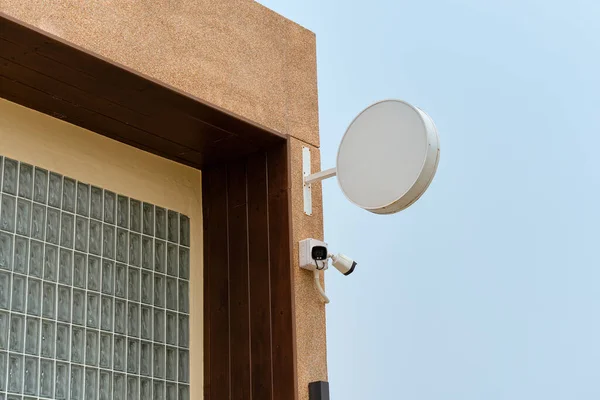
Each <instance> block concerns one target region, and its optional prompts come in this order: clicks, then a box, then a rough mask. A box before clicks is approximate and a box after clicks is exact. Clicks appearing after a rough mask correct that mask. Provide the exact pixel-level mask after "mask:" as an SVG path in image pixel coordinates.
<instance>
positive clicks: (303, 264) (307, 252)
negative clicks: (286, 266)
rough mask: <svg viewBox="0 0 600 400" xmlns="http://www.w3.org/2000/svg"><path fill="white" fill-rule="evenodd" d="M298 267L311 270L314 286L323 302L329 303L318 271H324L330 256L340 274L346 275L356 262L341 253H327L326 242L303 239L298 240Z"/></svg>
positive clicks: (350, 271)
mask: <svg viewBox="0 0 600 400" xmlns="http://www.w3.org/2000/svg"><path fill="white" fill-rule="evenodd" d="M299 256H300V260H299V261H300V268H304V269H306V270H309V271H313V274H314V279H315V286H316V287H317V290H318V291H319V294H320V295H321V297H322V298H323V301H324V302H325V303H329V298H328V297H327V295H326V294H325V291H324V290H323V288H322V287H321V278H320V274H319V271H325V270H326V269H327V267H328V261H329V259H330V258H331V261H332V264H333V266H334V267H335V268H336V269H337V270H338V271H340V272H341V273H342V274H344V275H346V276H348V275H350V274H351V273H352V272H354V269H355V268H356V262H355V261H354V260H353V259H351V258H350V257H348V256H345V255H343V254H338V255H333V254H329V252H328V248H327V243H325V242H322V241H320V240H317V239H304V240H301V241H300V246H299Z"/></svg>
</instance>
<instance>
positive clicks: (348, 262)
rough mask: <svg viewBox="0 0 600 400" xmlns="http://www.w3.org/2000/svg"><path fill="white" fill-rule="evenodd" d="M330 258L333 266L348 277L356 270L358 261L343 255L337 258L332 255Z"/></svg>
mask: <svg viewBox="0 0 600 400" xmlns="http://www.w3.org/2000/svg"><path fill="white" fill-rule="evenodd" d="M330 258H331V263H332V264H333V266H334V267H335V268H336V269H337V270H338V271H340V272H341V273H342V274H344V275H346V276H348V275H350V274H351V273H353V272H354V268H356V261H354V260H353V259H351V258H350V257H348V256H345V255H343V254H338V255H337V256H334V255H331V257H330Z"/></svg>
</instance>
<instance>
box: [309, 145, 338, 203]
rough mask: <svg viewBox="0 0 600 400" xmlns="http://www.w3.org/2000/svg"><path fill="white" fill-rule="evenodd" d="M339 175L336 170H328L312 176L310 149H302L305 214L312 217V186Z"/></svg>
mask: <svg viewBox="0 0 600 400" xmlns="http://www.w3.org/2000/svg"><path fill="white" fill-rule="evenodd" d="M336 175H337V170H336V169H335V168H330V169H326V170H325V171H320V172H316V173H314V174H311V159H310V149H309V148H308V147H302V179H303V182H302V183H303V190H302V191H303V194H304V214H306V215H312V213H313V209H312V184H313V183H315V182H320V181H322V180H324V179H328V178H332V177H334V176H336Z"/></svg>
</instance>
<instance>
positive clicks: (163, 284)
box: [0, 156, 190, 400]
mask: <svg viewBox="0 0 600 400" xmlns="http://www.w3.org/2000/svg"><path fill="white" fill-rule="evenodd" d="M0 171H1V173H0V188H1V190H0V399H22V400H27V399H65V400H67V399H68V400H80V399H81V400H84V399H85V400H125V399H126V400H136V399H143V400H150V399H155V400H177V399H178V400H188V399H189V393H190V392H189V380H190V371H189V359H190V355H189V276H190V249H189V246H190V220H189V218H188V217H187V216H185V215H181V214H179V213H177V212H175V211H172V210H168V209H165V208H162V207H159V206H156V205H153V204H148V203H145V202H142V201H139V200H135V199H130V198H128V197H125V196H121V195H119V194H116V193H113V192H111V191H108V190H104V189H102V188H99V187H95V186H92V185H89V184H87V183H85V182H79V181H77V180H75V179H71V178H69V177H66V176H62V175H60V174H56V173H54V172H50V171H47V170H44V169H41V168H37V167H34V166H32V165H29V164H25V163H21V162H18V161H15V160H12V159H10V158H6V157H2V156H0Z"/></svg>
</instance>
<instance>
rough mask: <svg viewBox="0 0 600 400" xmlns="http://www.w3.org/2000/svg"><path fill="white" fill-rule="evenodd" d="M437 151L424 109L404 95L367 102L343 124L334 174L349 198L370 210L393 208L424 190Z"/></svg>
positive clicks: (390, 210) (381, 211) (406, 203)
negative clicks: (345, 125)
mask: <svg viewBox="0 0 600 400" xmlns="http://www.w3.org/2000/svg"><path fill="white" fill-rule="evenodd" d="M439 155H440V147H439V138H438V134H437V129H436V127H435V125H434V123H433V120H432V119H431V118H430V117H429V115H427V114H426V113H425V112H424V111H422V110H420V109H418V108H417V107H414V106H412V105H410V104H408V103H406V102H404V101H401V100H384V101H381V102H378V103H375V104H373V105H371V106H369V107H367V108H366V109H365V110H364V111H363V112H361V113H360V114H359V115H358V116H357V117H356V118H355V119H354V121H352V123H351V124H350V126H349V127H348V129H347V130H346V133H345V134H344V137H343V138H342V142H341V144H340V147H339V150H338V155H337V168H336V169H337V178H338V182H339V185H340V188H341V189H342V192H343V193H344V195H345V196H346V198H347V199H348V200H350V202H352V203H354V204H355V205H357V206H359V207H361V208H364V209H365V210H367V211H370V212H373V213H376V214H393V213H396V212H399V211H402V210H404V209H405V208H407V207H409V206H410V205H411V204H413V203H414V202H415V201H417V200H418V199H419V197H421V195H422V194H423V193H424V192H425V190H427V188H428V187H429V184H430V183H431V181H432V179H433V177H434V175H435V172H436V170H437V166H438V162H439Z"/></svg>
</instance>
